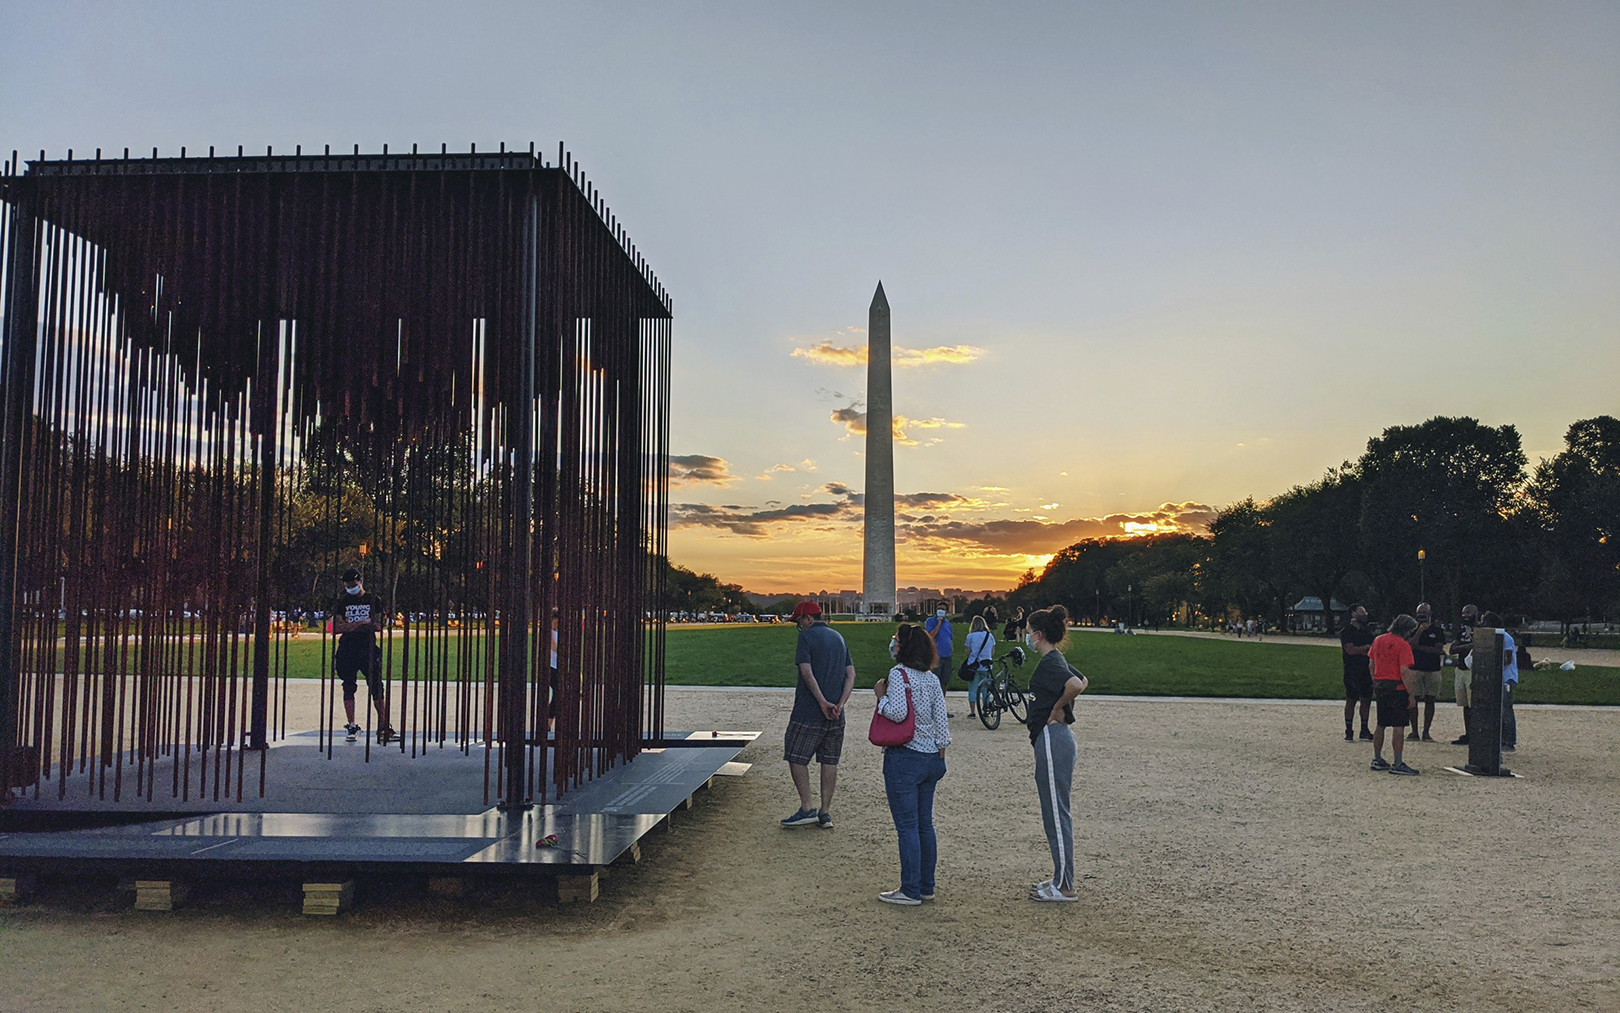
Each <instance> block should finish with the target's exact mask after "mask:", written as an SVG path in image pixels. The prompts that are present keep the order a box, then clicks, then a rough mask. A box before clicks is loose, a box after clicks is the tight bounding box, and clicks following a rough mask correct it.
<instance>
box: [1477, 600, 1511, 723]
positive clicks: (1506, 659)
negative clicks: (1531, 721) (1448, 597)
mask: <svg viewBox="0 0 1620 1013" xmlns="http://www.w3.org/2000/svg"><path fill="white" fill-rule="evenodd" d="M1479 621H1480V625H1482V626H1489V627H1492V628H1494V629H1501V627H1502V617H1501V616H1499V615H1497V614H1496V613H1495V612H1487V613H1485V614H1484V615H1483V616H1481V617H1480V620H1479ZM1518 688H1519V645H1518V644H1517V643H1516V642H1515V641H1514V639H1513V634H1511V633H1509V632H1508V631H1507V630H1502V751H1503V752H1505V753H1511V752H1514V751H1516V750H1517V749H1518V748H1519V721H1518V719H1517V718H1516V717H1514V716H1513V691H1514V690H1516V689H1518Z"/></svg>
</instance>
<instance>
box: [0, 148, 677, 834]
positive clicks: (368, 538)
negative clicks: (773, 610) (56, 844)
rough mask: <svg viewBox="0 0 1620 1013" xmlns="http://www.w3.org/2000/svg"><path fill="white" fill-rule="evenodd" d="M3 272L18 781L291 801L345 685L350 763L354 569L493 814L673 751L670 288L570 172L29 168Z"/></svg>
mask: <svg viewBox="0 0 1620 1013" xmlns="http://www.w3.org/2000/svg"><path fill="white" fill-rule="evenodd" d="M0 264H3V271H0V307H3V312H4V317H3V321H0V386H3V390H4V419H3V427H4V429H3V435H4V439H3V442H0V793H3V786H4V785H12V786H15V787H20V788H22V789H23V790H25V791H27V792H29V793H31V794H32V795H33V796H34V797H36V798H37V797H46V798H48V797H49V796H50V795H51V794H52V793H54V794H55V795H56V797H57V798H58V799H63V798H66V797H67V792H68V786H69V782H70V780H72V779H74V778H79V779H83V781H82V785H83V786H84V787H85V788H86V789H87V790H89V791H91V792H93V793H95V794H96V795H97V796H98V797H101V798H112V799H119V798H126V797H133V798H140V799H145V800H148V801H153V800H157V799H159V798H160V797H161V796H166V797H171V798H181V799H190V798H212V799H221V798H235V799H237V800H241V798H242V797H243V795H244V793H245V792H248V791H256V792H257V793H258V794H260V795H263V794H264V793H265V791H266V770H267V759H266V758H267V756H268V753H267V751H266V748H265V747H266V745H267V743H268V742H269V741H271V740H273V739H276V738H277V737H279V736H282V735H284V734H285V733H286V732H287V728H286V715H287V679H288V678H289V676H290V675H291V674H294V673H296V672H297V671H299V670H300V667H301V666H314V665H317V664H318V666H319V671H320V673H321V678H322V714H323V718H322V722H323V728H322V737H321V742H322V746H323V748H325V749H326V750H327V751H328V755H330V750H331V736H332V731H333V729H334V727H335V726H336V722H337V719H336V714H337V698H338V692H339V687H338V684H337V680H336V679H335V677H334V672H333V642H332V640H331V637H330V635H329V634H328V633H326V632H324V630H325V626H324V624H322V630H323V632H322V634H321V637H320V650H319V654H318V660H317V655H316V653H315V651H314V649H313V645H310V644H309V643H308V640H307V638H306V640H305V642H304V643H302V644H300V643H299V642H298V641H297V639H296V636H295V631H296V630H298V629H300V628H302V627H304V626H307V624H308V621H309V619H310V618H311V617H316V616H319V615H320V614H321V613H322V612H325V611H329V610H330V609H331V608H332V606H333V602H334V601H335V600H336V598H337V594H338V587H337V582H336V576H337V574H338V573H339V572H341V571H342V570H343V569H345V568H348V567H357V568H359V569H360V570H362V571H364V573H365V579H366V583H367V585H368V587H369V589H370V590H371V591H373V592H374V593H375V594H377V595H378V596H379V597H380V599H381V605H382V608H381V610H380V611H381V613H382V615H385V616H386V617H387V619H386V620H385V621H384V622H383V626H384V627H385V629H384V630H383V634H382V636H381V637H380V638H379V641H378V643H379V656H378V658H377V664H378V669H379V671H378V677H379V678H378V680H377V682H376V683H375V684H374V685H373V686H372V687H371V688H370V689H368V690H363V691H362V692H363V693H364V694H365V695H367V696H368V697H375V698H376V699H372V700H368V703H371V704H372V706H370V707H367V709H366V712H365V713H366V717H365V719H364V720H366V721H367V722H370V721H371V720H372V719H371V717H370V715H371V713H372V711H373V710H374V709H375V710H376V711H377V713H378V715H379V717H378V719H377V720H378V723H379V725H380V724H381V723H383V722H385V721H388V720H390V719H391V721H392V724H393V730H394V731H395V732H396V733H397V734H398V735H399V738H398V740H397V745H396V746H395V747H394V748H399V749H401V750H404V751H406V752H408V753H409V754H410V755H416V754H418V753H420V752H422V751H424V750H427V749H430V748H433V749H444V748H450V747H454V748H459V749H461V750H463V751H464V752H467V753H469V754H471V753H473V752H474V751H476V750H481V751H482V752H483V762H484V766H485V798H486V801H488V800H489V799H491V798H493V799H498V800H500V801H501V802H502V803H503V804H505V805H509V806H522V805H525V804H528V803H531V802H533V801H535V800H543V799H545V798H547V797H554V796H555V795H556V794H558V793H561V792H563V791H566V790H567V789H568V788H569V787H571V786H573V785H576V784H578V783H580V782H582V781H584V780H588V779H590V778H591V777H593V776H595V775H596V774H597V773H600V772H601V771H603V770H605V769H607V768H608V767H610V766H612V765H613V764H615V763H619V762H623V761H626V760H629V759H631V758H633V757H634V756H635V755H636V753H637V752H638V750H639V748H640V745H641V743H642V742H643V741H644V740H645V739H649V738H652V739H656V738H659V737H661V736H662V732H663V621H662V613H661V612H660V610H659V602H660V601H661V600H662V587H661V586H660V584H661V581H662V580H663V574H664V566H663V563H662V560H663V558H664V555H665V514H666V507H667V497H668V489H667V480H666V473H667V461H668V432H669V428H668V409H669V355H670V318H671V307H670V300H669V298H668V296H667V294H666V293H665V292H664V290H663V288H662V287H661V286H660V285H659V283H658V281H657V279H656V278H655V277H654V276H653V274H652V272H651V270H650V269H649V268H648V266H647V264H646V261H645V260H644V259H643V258H642V257H641V255H640V254H639V253H638V252H637V251H636V249H635V247H634V246H633V245H632V244H631V243H630V241H629V238H628V237H627V236H626V235H625V233H624V231H623V230H622V229H621V228H620V227H619V226H618V224H617V223H616V221H615V220H614V219H613V217H612V215H611V213H610V212H609V211H608V210H607V208H606V206H605V205H604V204H603V203H602V202H601V199H600V196H599V195H598V194H597V193H596V191H595V189H594V188H593V187H592V186H591V185H590V184H589V183H588V182H587V181H586V180H585V177H584V176H583V175H582V174H581V173H580V172H579V169H578V166H577V164H575V163H574V161H573V159H572V158H571V157H570V156H569V155H568V154H567V152H566V151H563V150H561V149H559V151H558V158H557V162H556V164H555V165H547V164H545V162H544V161H543V160H542V159H541V158H540V157H538V156H537V155H536V154H535V153H534V149H533V147H532V146H531V147H530V150H529V151H528V152H526V153H525V152H517V151H511V152H508V151H505V150H504V146H503V150H502V151H500V152H497V153H479V152H477V151H476V150H469V151H467V152H464V153H451V152H448V151H447V150H444V149H442V148H441V150H440V152H439V153H438V154H417V153H416V152H415V151H414V149H413V152H412V153H411V154H409V155H405V154H392V155H391V154H388V153H387V150H386V148H385V149H384V152H383V153H382V154H380V155H375V154H368V155H362V154H360V153H359V151H358V148H356V149H355V152H354V153H352V154H339V155H333V154H330V152H329V150H328V151H327V152H325V153H323V154H321V155H306V154H304V153H303V152H302V151H301V150H299V151H297V152H295V153H294V154H293V155H290V156H287V155H275V154H273V153H272V152H271V151H269V149H266V153H265V154H264V155H263V156H250V155H245V154H242V153H241V149H238V153H237V155H235V156H221V157H216V156H214V154H213V152H212V150H210V154H209V156H208V157H206V158H197V157H185V156H184V151H183V150H182V157H179V158H159V157H157V152H156V151H155V150H154V151H153V153H152V157H151V158H150V159H145V158H129V157H128V152H127V151H126V152H125V153H124V157H121V158H117V159H104V158H102V157H101V153H100V152H99V151H98V152H97V153H96V157H95V158H94V159H91V160H86V159H82V158H80V159H75V158H74V157H73V155H72V152H69V153H68V157H67V158H66V159H60V160H46V159H45V157H44V153H43V152H41V154H40V158H39V160H37V161H31V162H29V163H27V165H26V168H25V171H21V172H19V167H18V164H17V159H16V156H15V154H13V156H12V159H11V161H10V163H9V164H6V165H5V166H4V169H3V170H0ZM552 630H555V631H556V632H555V634H553V633H552V632H551V631H552ZM553 644H555V647H553ZM553 652H555V659H556V660H555V667H553V662H552V657H553ZM548 701H549V702H548ZM553 715H554V716H553ZM357 720H358V719H357ZM548 734H549V735H550V736H551V738H550V745H551V747H552V749H551V751H550V753H549V755H548V750H547V743H548ZM370 741H371V739H370V738H369V737H368V743H369V742H370ZM370 748H371V747H370V745H369V744H368V746H367V750H368V752H367V754H366V755H367V758H368V759H369V756H370V754H369V749H370Z"/></svg>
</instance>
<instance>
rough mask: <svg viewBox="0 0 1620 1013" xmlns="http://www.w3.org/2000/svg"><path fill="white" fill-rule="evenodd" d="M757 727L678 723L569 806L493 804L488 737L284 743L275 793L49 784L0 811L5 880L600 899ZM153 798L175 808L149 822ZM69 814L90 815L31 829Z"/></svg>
mask: <svg viewBox="0 0 1620 1013" xmlns="http://www.w3.org/2000/svg"><path fill="white" fill-rule="evenodd" d="M757 734H758V733H755V732H718V733H716V732H707V731H705V732H689V733H675V734H673V735H671V736H668V737H666V738H665V739H664V740H663V741H662V742H661V743H659V744H658V745H656V746H654V747H652V748H648V749H644V750H643V751H642V752H641V754H640V755H639V756H637V757H636V759H634V760H633V761H631V762H629V763H624V764H620V765H618V766H616V767H613V768H611V769H610V770H608V771H606V772H605V773H603V774H601V775H599V776H598V777H597V778H596V779H595V780H593V781H590V782H587V783H586V784H583V785H581V786H579V787H577V788H575V789H574V790H572V791H570V792H568V793H567V794H566V795H564V796H563V797H562V799H560V800H559V801H557V802H554V803H551V804H546V805H537V806H534V807H532V808H529V809H525V810H521V811H513V812H503V811H501V810H500V809H499V808H496V807H493V806H485V805H484V804H483V798H484V763H483V751H482V749H478V750H474V751H473V752H471V753H470V754H463V753H462V752H460V751H459V750H454V749H450V750H443V751H435V752H430V753H428V754H427V755H425V756H417V757H414V758H412V757H409V756H407V755H403V754H400V753H398V752H395V751H391V750H387V749H379V748H378V747H376V746H373V747H372V750H371V752H370V757H369V761H368V760H367V759H366V757H365V754H364V751H363V744H361V743H356V744H348V743H343V742H339V743H337V746H336V749H335V755H334V758H333V759H332V760H327V759H326V757H325V752H324V751H323V750H319V749H317V748H315V747H314V742H313V736H312V735H311V736H308V737H306V736H293V737H291V738H290V739H289V744H288V745H285V746H281V747H278V748H274V749H272V750H271V751H270V754H269V756H268V757H267V760H266V762H267V767H268V772H269V781H270V784H271V786H272V790H271V791H269V792H267V797H266V798H256V797H253V798H245V799H244V800H243V801H241V802H235V801H233V800H231V799H229V798H225V799H221V800H214V799H212V798H204V799H195V798H193V799H190V800H175V799H171V800H170V801H169V802H163V803H159V806H157V807H155V806H154V805H153V803H149V802H144V801H137V800H133V799H129V798H125V799H123V800H120V801H109V800H106V799H98V798H95V797H93V796H90V795H88V793H83V792H81V793H80V794H79V795H78V796H77V797H74V796H73V793H72V792H70V793H69V794H70V798H69V799H66V800H59V799H57V798H56V797H55V795H56V792H55V791H54V790H50V789H54V788H55V785H54V784H51V785H49V788H48V790H46V791H43V792H41V793H40V794H39V796H38V797H26V798H22V799H18V800H17V801H15V802H13V803H12V804H11V805H10V806H7V807H5V808H4V809H3V810H0V819H3V823H0V829H3V832H0V885H3V884H4V883H5V882H10V883H13V884H24V883H27V884H32V883H33V882H35V881H37V878H38V877H40V876H48V875H75V874H80V875H90V874H101V875H105V874H117V875H120V876H123V877H126V879H129V878H133V879H134V880H135V881H136V882H137V883H139V884H140V886H139V891H140V897H144V898H145V899H146V905H147V906H148V909H153V910H166V909H168V907H171V906H177V905H178V903H181V902H183V899H184V884H185V883H187V882H190V881H192V880H199V879H209V878H225V877H254V878H265V879H270V878H287V877H294V876H296V877H298V878H301V879H302V880H304V882H305V911H306V912H308V913H312V914H315V913H326V914H330V913H336V912H337V911H339V910H341V909H342V908H343V907H344V906H346V904H347V902H348V901H350V900H352V897H353V886H352V883H353V880H354V877H355V876H357V875H376V874H379V873H384V874H387V873H393V874H425V875H426V876H428V877H430V882H432V881H434V880H438V881H440V882H445V883H454V882H455V881H456V880H457V879H459V878H460V877H464V876H469V875H474V874H477V875H480V876H516V877H523V876H530V877H542V878H556V879H558V895H559V897H560V898H561V899H563V900H590V899H594V898H595V896H596V889H597V873H598V871H599V870H600V869H601V868H602V867H603V866H607V865H610V864H612V863H613V862H615V861H617V860H620V859H621V858H625V857H632V858H633V857H635V856H638V855H639V844H638V842H639V841H640V840H641V838H642V837H643V836H645V835H646V834H647V833H648V832H649V831H651V830H652V829H654V828H655V827H657V826H658V825H659V824H660V823H661V822H663V821H664V820H666V819H667V818H668V817H669V815H670V814H671V813H673V812H674V811H675V810H677V809H680V808H683V807H688V806H690V805H691V800H692V796H693V795H694V793H696V792H697V791H699V790H701V789H702V788H705V787H707V786H709V785H710V784H712V783H713V779H714V777H715V776H716V775H719V774H729V773H740V772H741V771H742V770H746V769H747V766H746V765H745V764H738V763H734V762H733V759H734V757H735V756H736V755H737V753H738V752H740V751H741V750H742V749H743V748H744V747H745V746H746V745H748V743H749V742H751V741H752V740H753V739H754V738H755V737H756V736H757ZM161 773H162V772H161V771H160V774H161ZM170 776H171V778H172V771H171V772H170ZM158 783H159V784H162V783H164V782H163V780H162V778H161V777H160V778H159V780H158ZM181 807H184V808H181ZM154 808H160V809H168V810H169V811H167V812H163V813H162V815H161V818H155V819H154V818H142V817H151V816H153V815H154V813H153V809H154ZM67 818H71V820H72V821H73V822H74V823H77V824H79V825H77V826H72V827H71V828H67V829H32V830H30V829H18V828H24V827H29V826H34V827H39V826H49V825H50V824H51V822H52V820H57V821H61V820H63V819H67ZM85 824H89V825H85ZM58 825H60V823H58ZM346 884H347V885H346ZM14 892H20V891H14Z"/></svg>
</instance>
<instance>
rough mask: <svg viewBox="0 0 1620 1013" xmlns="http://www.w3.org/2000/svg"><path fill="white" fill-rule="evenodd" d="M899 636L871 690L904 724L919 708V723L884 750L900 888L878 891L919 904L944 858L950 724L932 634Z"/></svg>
mask: <svg viewBox="0 0 1620 1013" xmlns="http://www.w3.org/2000/svg"><path fill="white" fill-rule="evenodd" d="M894 640H895V651H894V656H895V662H896V663H895V666H894V667H893V668H892V669H890V670H889V674H888V675H886V676H884V677H883V678H881V679H879V680H878V681H877V685H875V686H874V687H872V692H873V694H874V695H876V697H877V711H878V713H879V714H882V715H883V716H884V717H886V718H888V719H889V720H890V721H896V722H904V721H905V720H906V716H907V715H908V714H909V713H911V710H915V711H916V724H915V726H914V730H913V733H912V736H911V741H910V742H907V743H906V744H905V745H901V746H887V747H885V748H884V750H883V791H884V794H885V795H886V796H888V799H889V815H890V816H891V817H892V818H893V819H894V831H895V836H896V837H898V838H899V843H900V886H899V887H898V888H897V889H894V890H887V891H885V892H883V893H880V894H878V900H881V901H883V902H884V903H886V904H899V905H902V906H909V907H915V906H916V905H918V904H921V903H922V902H923V901H925V900H933V899H934V869H935V867H936V866H937V865H938V862H939V839H938V837H937V835H936V834H935V833H934V789H935V787H936V786H937V785H938V784H939V781H940V779H941V778H943V777H944V776H945V747H946V746H949V745H950V744H951V726H950V723H949V722H948V721H947V720H946V718H945V691H944V690H942V689H940V688H939V687H938V680H936V679H932V678H929V676H928V673H929V670H930V669H932V668H933V667H934V663H935V662H936V661H937V660H938V659H937V658H936V657H935V651H934V642H933V640H932V638H930V637H929V635H928V634H927V633H926V632H924V631H923V630H922V629H920V628H919V627H916V626H911V625H902V626H901V627H900V628H899V629H898V630H896V631H895V635H894ZM908 699H909V701H910V708H911V710H908V709H907V701H908Z"/></svg>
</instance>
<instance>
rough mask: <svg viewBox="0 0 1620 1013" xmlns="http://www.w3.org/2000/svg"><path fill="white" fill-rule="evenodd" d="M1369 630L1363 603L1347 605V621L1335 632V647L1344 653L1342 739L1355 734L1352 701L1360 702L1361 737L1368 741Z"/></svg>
mask: <svg viewBox="0 0 1620 1013" xmlns="http://www.w3.org/2000/svg"><path fill="white" fill-rule="evenodd" d="M1372 642H1373V632H1372V630H1370V629H1368V628H1367V606H1365V605H1352V606H1350V622H1349V624H1348V625H1346V626H1345V628H1344V629H1342V630H1340V631H1339V647H1340V650H1341V651H1343V653H1344V741H1346V742H1354V741H1356V736H1355V733H1354V729H1355V724H1354V721H1355V716H1356V702H1357V701H1358V700H1359V701H1360V702H1361V737H1362V738H1364V739H1367V740H1368V741H1371V740H1372V737H1373V733H1372V729H1370V728H1368V727H1367V718H1368V717H1369V716H1370V715H1371V713H1372V698H1373V681H1372V667H1371V665H1370V664H1369V663H1368V659H1367V652H1368V651H1369V650H1371V649H1372Z"/></svg>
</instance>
